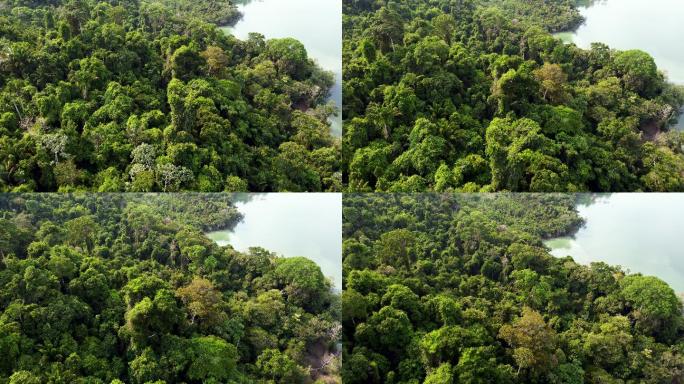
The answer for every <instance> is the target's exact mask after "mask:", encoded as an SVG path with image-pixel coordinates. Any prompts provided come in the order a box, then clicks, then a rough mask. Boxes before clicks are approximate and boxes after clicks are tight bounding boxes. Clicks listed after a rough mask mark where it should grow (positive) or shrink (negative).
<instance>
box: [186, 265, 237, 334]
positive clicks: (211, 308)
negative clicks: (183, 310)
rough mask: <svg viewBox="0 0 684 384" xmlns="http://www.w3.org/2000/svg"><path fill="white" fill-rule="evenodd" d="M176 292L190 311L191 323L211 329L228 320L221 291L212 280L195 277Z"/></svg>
mask: <svg viewBox="0 0 684 384" xmlns="http://www.w3.org/2000/svg"><path fill="white" fill-rule="evenodd" d="M176 294H177V295H178V297H180V299H181V300H182V301H183V303H184V304H185V305H186V306H187V308H188V311H189V312H190V324H195V323H196V322H197V323H198V324H199V326H200V327H203V328H205V329H210V328H211V327H213V326H217V325H219V324H221V323H223V322H224V321H226V319H227V316H226V314H225V312H223V310H222V308H221V307H222V305H223V300H222V298H221V293H220V292H219V291H217V290H216V288H215V287H214V284H212V282H211V281H209V280H207V279H204V278H201V277H195V278H194V279H193V280H192V282H190V284H188V285H187V286H185V287H181V288H178V289H177V290H176Z"/></svg>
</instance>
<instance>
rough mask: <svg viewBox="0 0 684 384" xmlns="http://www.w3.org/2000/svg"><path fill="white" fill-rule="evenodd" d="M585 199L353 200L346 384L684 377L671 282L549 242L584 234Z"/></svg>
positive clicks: (614, 383) (347, 198)
mask: <svg viewBox="0 0 684 384" xmlns="http://www.w3.org/2000/svg"><path fill="white" fill-rule="evenodd" d="M580 201H581V200H580ZM577 203H578V198H577V196H575V195H572V194H511V193H499V194H468V195H466V194H451V193H442V194H437V193H424V194H415V193H413V194H402V193H398V194H345V195H344V217H343V239H344V243H343V264H344V269H343V271H344V280H343V286H344V290H343V293H342V308H343V310H342V314H343V321H342V326H343V348H344V352H343V360H344V365H343V367H342V379H343V382H344V383H349V384H356V383H359V384H361V383H363V384H376V383H377V384H381V383H424V384H443V383H469V384H485V383H500V384H516V383H546V384H581V383H586V384H621V383H637V382H639V383H654V384H655V383H674V382H679V381H682V379H684V316H682V301H681V298H680V297H678V296H677V295H676V294H675V292H674V291H673V289H672V288H671V287H670V286H669V285H668V284H667V283H665V282H664V281H662V280H661V279H659V278H657V277H652V276H643V275H640V274H635V273H628V272H626V271H624V270H623V269H622V268H621V267H616V266H611V265H608V264H606V263H603V262H593V263H591V264H589V265H582V264H578V263H576V262H575V261H574V260H573V259H572V258H571V257H562V258H558V257H554V256H552V255H551V254H549V252H548V249H547V247H545V246H544V244H543V239H544V238H547V237H549V236H551V235H557V234H561V233H568V232H570V231H572V230H573V229H574V228H576V227H577V226H578V225H581V222H582V218H581V217H579V215H578V212H577V210H576V208H575V207H576V204H577Z"/></svg>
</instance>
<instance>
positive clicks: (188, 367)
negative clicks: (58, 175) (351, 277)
mask: <svg viewBox="0 0 684 384" xmlns="http://www.w3.org/2000/svg"><path fill="white" fill-rule="evenodd" d="M249 198H250V197H249V196H243V195H231V194H193V193H183V194H119V193H115V194H4V195H0V217H1V218H2V219H0V220H1V221H0V224H2V226H0V240H2V242H0V247H2V248H0V249H2V252H3V253H2V255H0V256H1V257H0V286H1V287H2V288H1V289H0V356H2V358H0V382H1V383H17V384H19V383H21V384H23V383H114V384H116V383H131V384H149V383H154V384H162V383H188V384H190V383H216V384H218V383H255V384H269V383H285V382H286V383H302V384H307V383H314V382H316V381H317V380H319V379H321V380H328V382H339V378H338V376H339V370H340V364H341V362H340V356H339V353H338V350H337V346H336V345H337V343H339V337H340V336H339V335H340V328H341V327H340V308H339V307H340V298H339V295H338V294H337V293H336V292H334V291H333V290H332V286H331V284H330V283H329V282H328V281H326V280H325V278H324V277H323V274H322V273H321V271H320V268H319V267H318V266H317V265H316V264H315V263H313V262H312V261H310V260H308V259H305V258H303V257H299V258H293V259H283V258H281V257H278V256H276V255H275V254H272V253H270V252H268V251H266V250H264V249H261V248H252V249H251V250H250V251H248V252H239V251H237V250H235V249H233V248H232V247H231V246H225V247H221V246H218V245H217V244H216V243H214V242H212V241H211V240H209V239H208V238H207V237H206V236H205V235H204V233H203V232H206V231H213V230H221V229H231V228H233V227H234V226H235V225H236V224H237V223H238V222H239V221H240V220H241V218H242V215H241V213H240V212H238V209H237V208H236V206H235V202H237V201H244V200H246V199H249Z"/></svg>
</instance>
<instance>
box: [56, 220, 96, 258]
mask: <svg viewBox="0 0 684 384" xmlns="http://www.w3.org/2000/svg"><path fill="white" fill-rule="evenodd" d="M64 228H65V229H66V233H67V241H68V242H69V243H70V244H71V245H73V246H80V247H82V248H83V249H84V250H85V251H86V252H90V251H91V250H92V249H93V248H94V247H95V241H96V238H95V236H96V234H97V233H98V232H99V225H98V223H97V222H96V221H95V218H94V217H93V216H91V215H87V216H81V217H77V218H75V219H72V220H69V221H67V222H66V223H64Z"/></svg>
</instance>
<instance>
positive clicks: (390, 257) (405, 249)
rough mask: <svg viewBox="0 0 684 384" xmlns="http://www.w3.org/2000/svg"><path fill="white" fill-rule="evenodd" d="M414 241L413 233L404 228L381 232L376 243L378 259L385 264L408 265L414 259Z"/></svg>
mask: <svg viewBox="0 0 684 384" xmlns="http://www.w3.org/2000/svg"><path fill="white" fill-rule="evenodd" d="M415 242H416V238H415V235H414V234H413V233H411V231H409V230H408V229H404V228H402V229H395V230H393V231H389V232H386V233H384V234H382V235H381V236H380V240H379V241H378V243H377V247H378V254H379V256H380V260H381V261H382V262H383V263H385V264H387V265H397V266H398V265H403V266H410V265H411V264H412V263H413V262H414V261H415V255H414V254H413V252H414V250H413V246H414V245H415Z"/></svg>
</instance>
